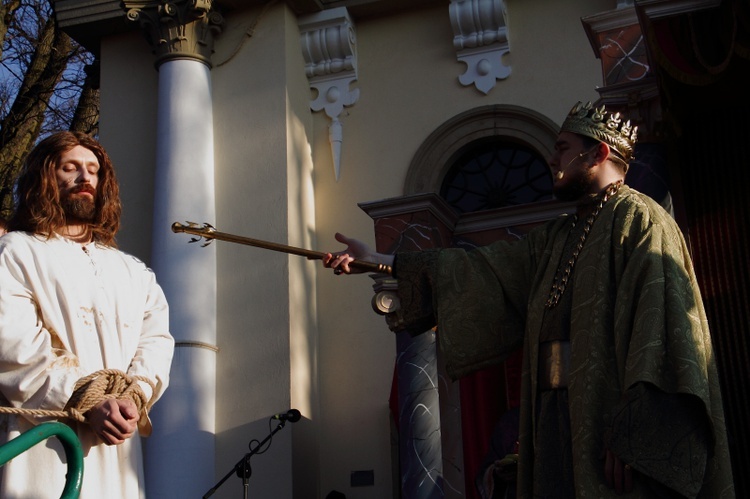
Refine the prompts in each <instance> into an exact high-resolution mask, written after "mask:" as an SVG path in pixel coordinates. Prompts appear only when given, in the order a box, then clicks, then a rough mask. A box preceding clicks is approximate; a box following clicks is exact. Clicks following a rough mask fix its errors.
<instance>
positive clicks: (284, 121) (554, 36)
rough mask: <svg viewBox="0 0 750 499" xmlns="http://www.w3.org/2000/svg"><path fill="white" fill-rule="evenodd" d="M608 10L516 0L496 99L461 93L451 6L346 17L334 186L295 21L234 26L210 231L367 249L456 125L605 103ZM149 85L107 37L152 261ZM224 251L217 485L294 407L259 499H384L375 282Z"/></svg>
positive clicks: (127, 174)
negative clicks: (348, 99) (347, 94)
mask: <svg viewBox="0 0 750 499" xmlns="http://www.w3.org/2000/svg"><path fill="white" fill-rule="evenodd" d="M615 4H616V2H615V1H614V0H578V1H575V2H565V3H564V4H561V3H560V2H556V1H554V0H535V1H533V2H530V1H521V0H508V1H507V2H506V5H507V8H508V27H509V39H510V49H511V53H510V54H509V55H508V56H507V59H506V60H507V63H508V64H510V65H511V67H512V74H511V75H510V77H509V78H508V79H506V80H501V81H498V82H497V85H496V87H495V88H494V89H493V90H492V91H491V92H490V93H489V94H488V95H484V94H482V93H480V92H479V91H477V90H476V89H474V88H473V87H463V86H461V85H460V84H459V82H458V79H457V78H458V75H460V74H461V73H462V72H463V71H464V67H463V65H462V64H460V63H458V62H457V61H456V53H455V49H454V48H453V44H452V38H453V32H452V29H451V25H450V21H449V17H448V7H447V5H448V2H445V5H440V6H437V7H432V8H429V9H423V10H419V11H411V12H406V13H401V14H399V15H396V16H380V17H376V18H370V19H357V18H354V24H355V29H356V47H357V54H358V76H359V78H358V81H357V82H356V83H355V84H354V86H355V87H356V88H359V90H360V98H359V100H358V102H357V103H356V104H355V105H354V106H352V107H350V108H347V110H346V111H345V113H344V114H345V115H344V116H343V117H342V123H343V149H342V162H341V163H342V166H341V178H340V180H339V181H338V182H337V181H336V180H335V177H334V170H333V163H332V159H331V152H330V146H329V143H328V123H329V120H328V118H327V117H326V116H325V115H324V114H323V113H312V112H311V111H310V110H309V100H310V99H311V97H312V95H311V92H310V89H309V85H308V83H307V81H306V78H305V76H304V71H303V60H302V56H301V53H300V47H299V39H298V33H297V26H296V18H295V17H294V15H293V13H292V12H291V11H290V10H289V9H287V8H286V7H285V6H284V4H283V3H278V4H275V5H274V6H273V7H272V8H271V9H269V10H268V11H266V12H263V13H262V16H261V17H260V19H258V16H259V15H260V14H261V11H260V10H256V9H252V10H248V11H245V12H239V13H231V14H229V15H228V16H227V26H226V29H225V31H224V32H223V33H222V35H221V36H220V37H219V38H218V40H217V43H216V53H215V54H214V56H213V59H212V60H213V62H214V68H213V70H212V79H213V94H214V110H213V113H214V126H215V132H214V136H215V140H216V143H215V151H216V189H217V192H216V198H217V220H215V221H207V222H211V223H214V224H215V225H216V227H217V228H218V229H219V230H222V231H225V232H231V233H236V234H239V235H245V236H249V237H253V238H259V239H266V240H270V241H275V242H281V243H286V244H291V245H295V246H303V247H308V248H312V249H319V250H328V249H331V250H333V249H338V247H339V245H338V244H337V243H335V241H334V240H333V234H334V233H335V232H336V231H339V232H343V233H345V234H347V235H350V236H354V237H358V238H361V239H363V240H365V241H367V242H369V243H373V226H372V221H371V220H370V219H369V217H368V216H367V215H366V214H365V213H364V212H362V211H361V210H359V208H358V207H357V203H360V202H365V201H374V200H378V199H384V198H389V197H394V196H400V195H402V194H403V187H404V180H405V178H406V172H407V168H408V166H409V163H410V161H411V159H412V157H413V155H414V153H415V152H416V151H417V149H418V148H419V146H420V145H421V144H422V142H423V141H424V140H425V139H426V138H427V137H428V136H429V135H430V133H431V132H432V131H434V130H435V129H436V128H438V127H439V126H440V125H441V124H442V123H444V122H445V121H446V120H448V119H450V118H451V117H453V116H455V115H457V114H459V113H462V112H464V111H466V110H469V109H472V108H475V107H479V106H486V105H490V104H511V105H515V106H522V107H526V108H528V109H530V110H533V111H535V112H537V113H541V114H542V115H544V116H547V117H548V118H550V119H552V120H553V121H555V122H557V123H560V122H561V121H562V118H563V117H564V115H565V113H566V112H567V110H568V109H569V108H570V106H572V104H573V103H575V101H577V100H595V99H596V98H597V93H596V91H595V87H596V86H597V85H599V84H600V83H601V70H600V66H599V62H598V60H597V59H596V58H595V57H594V53H593V50H592V49H591V47H590V45H589V42H588V40H587V38H586V36H585V33H584V31H583V28H582V26H581V22H580V17H581V16H585V15H591V14H594V13H598V12H602V11H606V10H610V9H613V8H615ZM256 21H257V25H255V30H254V32H253V36H252V37H247V35H246V32H247V30H248V29H249V28H250V27H251V26H253V25H254V23H255V22H256ZM157 78H158V74H157V72H156V71H155V70H154V68H153V56H152V55H151V53H150V50H149V47H148V46H147V45H146V43H145V41H144V40H143V38H142V37H141V35H140V34H138V33H133V34H131V35H121V36H118V37H110V38H106V39H104V40H103V42H102V114H101V139H102V142H103V143H104V144H105V146H106V147H107V148H108V150H109V151H110V153H111V155H112V157H113V159H114V161H115V163H116V165H117V166H118V167H119V169H118V174H119V176H120V179H121V184H122V191H123V192H122V195H123V202H124V207H125V217H124V226H123V231H122V233H121V236H120V242H121V246H122V247H123V248H124V249H126V250H127V251H131V252H133V253H135V254H136V255H138V256H140V257H141V258H143V259H145V260H146V261H148V259H149V255H150V234H151V227H150V225H149V224H150V222H149V214H150V213H151V210H152V208H153V201H152V200H153V195H154V193H153V179H152V175H153V170H154V157H155V143H154V141H155V137H154V135H155V123H156V116H155V112H156V102H155V99H156V86H157V81H158V80H157ZM186 105H190V103H186ZM197 111H198V112H199V110H197ZM184 195H185V196H189V195H190V193H184ZM196 221H197V222H204V221H203V220H196ZM165 230H168V228H165ZM175 237H180V236H178V235H175ZM185 239H186V240H187V237H186V238H185ZM186 244H187V243H186ZM214 244H217V253H218V276H219V277H218V279H219V297H218V300H219V303H218V314H219V317H218V343H219V344H218V347H219V348H220V352H219V354H218V373H217V379H218V383H217V389H216V394H217V423H216V424H217V428H216V431H217V437H216V443H217V445H216V453H217V455H216V457H215V470H216V477H217V479H218V478H220V477H221V476H223V475H224V474H225V473H226V472H228V471H229V470H230V469H231V467H232V466H233V465H234V464H235V462H236V461H237V460H239V459H240V458H241V457H242V455H244V453H246V452H248V443H249V442H250V440H252V439H257V440H262V439H263V438H265V436H266V435H267V434H268V432H269V426H268V424H267V418H268V416H269V415H271V414H274V413H277V412H281V411H285V410H286V409H288V408H290V407H295V408H298V409H299V410H300V411H302V414H303V416H304V417H303V420H302V421H300V422H298V423H294V424H288V425H287V426H286V428H284V429H283V430H282V431H280V432H279V433H278V434H277V435H276V436H275V437H274V439H273V443H272V445H271V447H270V448H269V450H268V451H267V452H266V453H265V454H262V455H259V456H255V457H253V458H252V460H251V464H252V469H253V475H252V478H251V480H250V494H249V495H250V497H274V498H276V497H280V498H285V497H292V494H294V497H295V498H308V497H309V498H317V497H321V498H323V497H325V495H326V494H327V493H328V492H329V491H331V490H333V489H336V490H340V491H342V492H344V493H345V494H346V495H347V498H349V499H382V498H387V497H391V496H392V489H393V486H394V484H393V482H392V477H391V437H390V421H389V413H388V397H389V393H390V387H391V378H392V373H393V366H394V361H395V359H394V356H395V340H394V337H393V335H392V333H390V332H389V331H388V329H387V328H386V326H385V322H384V320H383V319H382V317H380V316H378V315H376V314H375V313H374V312H373V311H372V308H371V306H370V299H371V297H372V289H371V284H372V281H371V280H370V279H369V278H367V277H365V276H358V277H336V276H334V275H332V274H331V273H329V272H324V271H321V270H320V269H319V268H318V265H316V263H315V262H308V261H306V260H305V259H303V258H299V257H289V256H286V255H282V254H278V253H273V252H269V251H264V250H260V249H256V248H250V247H246V246H241V245H235V244H231V243H223V242H217V243H214ZM195 250H196V251H200V248H199V247H198V245H196V248H195ZM185 271H186V272H187V271H189V269H185ZM156 431H158V428H157V429H156ZM202 458H203V457H202V456H176V457H175V459H177V460H179V459H202ZM357 470H373V472H374V477H375V484H374V486H372V487H356V488H352V487H350V486H349V480H350V473H351V472H352V471H357ZM396 479H397V477H396ZM397 485H398V484H396V487H397ZM240 487H241V486H240V482H239V479H237V478H236V477H233V478H232V479H231V480H230V481H228V482H227V483H226V484H225V485H224V486H223V487H222V489H220V491H219V492H218V493H217V494H216V495H215V497H220V498H221V497H237V496H238V494H240V493H241V488H240ZM203 492H204V491H200V493H201V494H202V493H203ZM197 495H199V494H196V496H197Z"/></svg>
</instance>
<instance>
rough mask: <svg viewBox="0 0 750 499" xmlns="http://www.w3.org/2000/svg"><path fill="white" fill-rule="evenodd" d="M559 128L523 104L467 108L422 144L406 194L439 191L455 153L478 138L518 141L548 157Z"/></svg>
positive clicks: (407, 175) (408, 177)
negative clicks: (467, 109) (500, 138)
mask: <svg viewBox="0 0 750 499" xmlns="http://www.w3.org/2000/svg"><path fill="white" fill-rule="evenodd" d="M558 131H559V126H558V125H556V124H555V123H554V122H553V121H552V120H550V119H549V118H547V117H546V116H544V115H542V114H540V113H538V112H536V111H532V110H530V109H527V108H524V107H521V106H513V105H504V104H497V105H491V106H482V107H478V108H474V109H470V110H469V111H465V112H463V113H461V114H458V115H456V116H454V117H453V118H451V119H449V120H448V121H446V122H445V123H443V124H442V125H440V126H439V127H438V128H437V129H436V130H435V131H434V132H432V133H431V134H430V135H429V136H428V137H427V139H425V141H424V142H423V143H422V145H421V146H420V147H419V149H418V150H417V152H416V153H415V154H414V157H413V158H412V161H411V164H410V165H409V169H408V171H407V173H406V180H405V182H404V194H405V195H409V194H418V193H424V192H440V185H441V183H442V181H443V178H444V177H445V175H446V174H447V173H448V171H449V170H450V168H451V166H452V165H453V162H454V160H455V158H456V155H457V154H458V153H459V151H460V150H461V149H462V148H463V147H464V146H466V145H467V144H470V143H472V142H474V141H476V140H480V139H486V138H491V137H502V138H505V139H511V140H518V141H520V142H521V143H523V144H525V145H527V146H529V147H531V148H533V149H535V150H536V151H538V152H539V154H541V155H542V156H543V157H545V158H549V157H551V156H552V153H553V152H554V146H555V140H557V135H558Z"/></svg>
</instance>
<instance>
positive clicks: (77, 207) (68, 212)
mask: <svg viewBox="0 0 750 499" xmlns="http://www.w3.org/2000/svg"><path fill="white" fill-rule="evenodd" d="M77 192H81V191H76V192H69V193H66V194H65V195H64V196H63V197H62V199H60V206H61V207H62V210H63V213H64V214H65V218H66V221H67V223H69V224H70V223H81V222H83V223H89V222H93V221H94V219H95V218H96V199H95V198H94V199H92V198H90V197H88V196H81V195H76V194H77Z"/></svg>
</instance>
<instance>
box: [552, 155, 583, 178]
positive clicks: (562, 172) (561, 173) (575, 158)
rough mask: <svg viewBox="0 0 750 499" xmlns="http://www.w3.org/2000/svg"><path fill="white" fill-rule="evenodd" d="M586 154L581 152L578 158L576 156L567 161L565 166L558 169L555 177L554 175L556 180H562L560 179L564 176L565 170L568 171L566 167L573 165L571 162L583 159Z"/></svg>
mask: <svg viewBox="0 0 750 499" xmlns="http://www.w3.org/2000/svg"><path fill="white" fill-rule="evenodd" d="M586 152H588V151H586ZM586 152H582V153H581V154H579V155H578V156H576V157H574V158H573V159H571V160H570V161H568V164H567V165H565V166H563V167H562V168H560V171H559V172H557V175H555V178H557V180H562V178H563V177H564V176H565V170H567V169H568V167H569V166H570V165H571V164H572V163H573V161H576V160H579V159H581V158H582V157H584V156H585V155H586Z"/></svg>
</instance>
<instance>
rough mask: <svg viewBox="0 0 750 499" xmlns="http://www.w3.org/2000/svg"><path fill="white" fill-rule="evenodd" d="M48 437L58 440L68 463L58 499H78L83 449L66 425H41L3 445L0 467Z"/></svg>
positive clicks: (51, 423) (49, 423) (52, 423)
mask: <svg viewBox="0 0 750 499" xmlns="http://www.w3.org/2000/svg"><path fill="white" fill-rule="evenodd" d="M49 437H57V438H58V439H59V440H60V442H61V443H62V445H63V449H64V450H65V457H66V458H67V461H68V474H67V475H66V476H65V488H64V489H63V492H62V495H61V496H60V499H78V495H79V494H80V493H81V483H82V482H83V449H82V448H81V441H80V440H78V435H76V434H75V432H74V431H73V430H72V429H71V428H70V427H69V426H68V425H65V424H63V423H58V422H47V423H42V424H40V425H38V426H35V427H34V428H32V429H30V430H28V431H25V432H24V433H22V434H21V435H19V436H17V437H16V438H14V439H13V440H11V441H10V442H8V443H6V444H3V445H2V446H0V466H3V465H4V464H5V463H7V462H8V461H10V460H11V459H13V458H14V457H16V456H17V455H19V454H21V453H23V452H26V451H27V450H29V449H31V448H32V447H34V446H35V445H36V444H38V443H39V442H41V441H42V440H46V439H48V438H49Z"/></svg>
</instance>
